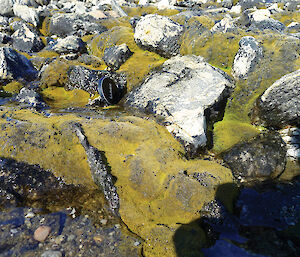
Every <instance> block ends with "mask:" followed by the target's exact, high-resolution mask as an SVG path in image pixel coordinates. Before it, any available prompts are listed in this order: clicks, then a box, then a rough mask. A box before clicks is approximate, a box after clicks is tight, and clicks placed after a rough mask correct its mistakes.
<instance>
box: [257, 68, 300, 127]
mask: <svg viewBox="0 0 300 257" xmlns="http://www.w3.org/2000/svg"><path fill="white" fill-rule="evenodd" d="M299 103H300V69H299V70H297V71H294V72H292V73H289V74H287V75H285V76H283V77H282V78H280V79H279V80H277V81H276V82H275V83H274V84H273V85H272V86H270V87H269V88H268V89H267V90H266V91H265V92H264V93H263V95H262V96H261V97H260V98H259V99H258V102H257V105H258V111H259V116H260V118H261V119H262V120H264V121H265V123H266V125H268V126H274V127H283V126H285V125H288V124H290V125H297V126H299V125H300V105H299Z"/></svg>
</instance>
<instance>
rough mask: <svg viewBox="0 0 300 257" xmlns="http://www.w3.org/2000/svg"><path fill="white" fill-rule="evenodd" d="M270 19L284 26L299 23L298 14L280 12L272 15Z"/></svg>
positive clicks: (299, 13)
mask: <svg viewBox="0 0 300 257" xmlns="http://www.w3.org/2000/svg"><path fill="white" fill-rule="evenodd" d="M272 18H274V19H276V20H279V21H280V22H282V23H283V24H284V25H286V26H287V25H289V24H290V23H292V22H299V21H300V12H299V11H298V12H281V13H276V14H273V15H272Z"/></svg>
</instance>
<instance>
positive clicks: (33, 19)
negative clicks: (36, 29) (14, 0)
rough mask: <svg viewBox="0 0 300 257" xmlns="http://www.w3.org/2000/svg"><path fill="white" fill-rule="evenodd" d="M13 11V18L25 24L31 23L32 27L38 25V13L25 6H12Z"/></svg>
mask: <svg viewBox="0 0 300 257" xmlns="http://www.w3.org/2000/svg"><path fill="white" fill-rule="evenodd" d="M13 11H14V14H15V16H17V17H20V18H21V19H23V20H24V21H26V22H30V23H32V24H33V25H34V26H37V25H38V24H39V15H38V11H37V10H36V9H35V8H30V7H28V6H26V5H20V4H14V7H13Z"/></svg>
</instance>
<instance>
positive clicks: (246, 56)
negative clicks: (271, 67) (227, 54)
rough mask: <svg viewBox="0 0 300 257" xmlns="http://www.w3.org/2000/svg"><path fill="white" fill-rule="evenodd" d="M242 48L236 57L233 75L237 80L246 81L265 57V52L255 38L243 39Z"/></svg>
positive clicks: (247, 37)
mask: <svg viewBox="0 0 300 257" xmlns="http://www.w3.org/2000/svg"><path fill="white" fill-rule="evenodd" d="M239 45H240V48H239V50H238V52H237V54H236V56H235V57H234V62H233V65H232V75H233V76H234V77H235V78H237V79H246V78H247V77H248V75H249V73H250V72H252V71H253V70H254V69H255V66H256V65H257V63H258V62H259V60H260V59H261V58H262V56H263V51H262V48H261V46H260V45H259V43H258V42H257V40H256V39H255V38H254V37H251V36H246V37H243V38H242V39H241V40H240V42H239Z"/></svg>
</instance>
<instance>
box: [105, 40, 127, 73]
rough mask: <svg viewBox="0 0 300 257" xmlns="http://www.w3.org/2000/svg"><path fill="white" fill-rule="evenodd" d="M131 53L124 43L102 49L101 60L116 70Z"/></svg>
mask: <svg viewBox="0 0 300 257" xmlns="http://www.w3.org/2000/svg"><path fill="white" fill-rule="evenodd" d="M132 54H133V53H132V52H131V51H130V49H129V48H128V46H127V45H126V44H122V45H119V46H112V47H109V48H106V49H105V50H104V56H103V61H104V62H105V64H106V65H107V66H109V67H110V68H112V69H113V70H118V69H119V68H120V66H121V65H122V64H123V63H124V62H126V60H127V59H128V58H129V57H130V56H131V55H132Z"/></svg>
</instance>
